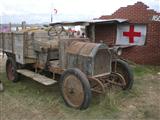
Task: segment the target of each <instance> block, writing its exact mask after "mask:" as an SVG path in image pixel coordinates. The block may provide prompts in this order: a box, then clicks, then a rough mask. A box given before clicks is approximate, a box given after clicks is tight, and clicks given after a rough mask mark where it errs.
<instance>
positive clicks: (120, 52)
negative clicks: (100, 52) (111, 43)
mask: <svg viewBox="0 0 160 120" xmlns="http://www.w3.org/2000/svg"><path fill="white" fill-rule="evenodd" d="M117 55H118V56H120V55H122V48H117Z"/></svg>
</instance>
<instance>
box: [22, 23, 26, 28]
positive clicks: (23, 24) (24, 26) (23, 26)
mask: <svg viewBox="0 0 160 120" xmlns="http://www.w3.org/2000/svg"><path fill="white" fill-rule="evenodd" d="M24 29H26V22H25V21H23V22H22V30H24Z"/></svg>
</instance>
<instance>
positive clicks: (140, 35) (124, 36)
mask: <svg viewBox="0 0 160 120" xmlns="http://www.w3.org/2000/svg"><path fill="white" fill-rule="evenodd" d="M145 39H146V26H145V25H118V26H117V40H116V45H144V44H145Z"/></svg>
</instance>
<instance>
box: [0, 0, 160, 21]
mask: <svg viewBox="0 0 160 120" xmlns="http://www.w3.org/2000/svg"><path fill="white" fill-rule="evenodd" d="M138 1H142V2H144V3H145V4H147V5H148V6H149V7H150V8H151V9H154V10H156V11H158V12H160V0H138ZM136 2H137V0H1V2H0V16H1V18H2V16H3V17H4V16H7V17H6V20H8V16H10V17H11V18H9V19H10V20H11V22H16V19H17V18H16V17H19V18H20V16H26V18H25V19H31V18H30V15H33V14H34V15H36V14H37V16H35V18H36V19H37V22H38V19H43V17H42V16H43V15H48V16H47V17H50V14H51V13H54V8H55V9H57V10H58V13H57V15H54V18H56V19H57V20H61V21H65V20H68V19H69V17H70V18H72V17H75V19H76V17H77V18H78V19H84V18H86V19H88V18H94V17H99V16H101V15H107V14H108V15H109V14H112V13H113V12H114V11H115V10H117V9H118V8H119V7H125V6H127V5H133V4H134V3H136ZM40 14H43V15H42V16H40ZM13 16H15V18H13ZM62 16H63V17H62ZM41 17H42V18H41ZM45 17H46V16H45ZM65 17H66V18H65ZM36 19H34V20H35V21H36ZM2 20H3V21H5V19H3V18H2ZM47 20H49V18H45V19H44V22H45V21H46V22H47ZM26 21H27V20H26ZM7 22H8V21H7Z"/></svg>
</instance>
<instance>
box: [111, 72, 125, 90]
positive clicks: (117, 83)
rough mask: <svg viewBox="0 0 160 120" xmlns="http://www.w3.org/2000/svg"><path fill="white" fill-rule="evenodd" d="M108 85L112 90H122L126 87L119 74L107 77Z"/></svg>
mask: <svg viewBox="0 0 160 120" xmlns="http://www.w3.org/2000/svg"><path fill="white" fill-rule="evenodd" d="M109 83H110V85H111V86H114V88H122V89H123V88H124V87H125V86H126V81H125V79H124V77H123V76H122V75H121V74H119V73H111V75H110V76H109Z"/></svg>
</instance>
